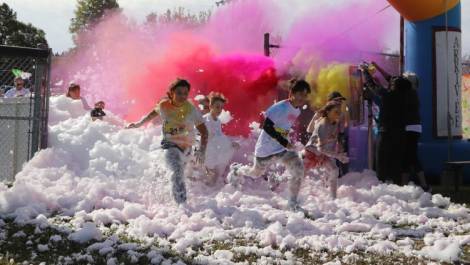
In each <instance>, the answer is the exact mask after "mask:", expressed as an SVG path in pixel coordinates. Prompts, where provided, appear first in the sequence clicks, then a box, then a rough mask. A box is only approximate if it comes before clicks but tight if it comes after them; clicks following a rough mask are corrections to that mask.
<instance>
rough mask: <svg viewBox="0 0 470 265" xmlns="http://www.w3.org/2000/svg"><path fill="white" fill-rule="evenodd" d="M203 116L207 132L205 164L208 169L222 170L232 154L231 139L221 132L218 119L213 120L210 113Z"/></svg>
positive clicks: (220, 124)
mask: <svg viewBox="0 0 470 265" xmlns="http://www.w3.org/2000/svg"><path fill="white" fill-rule="evenodd" d="M203 118H204V124H205V125H206V127H207V131H208V133H209V138H208V142H207V149H206V160H205V166H206V167H207V168H209V169H216V168H220V169H222V170H224V169H225V167H226V166H227V165H228V164H229V163H230V160H231V159H232V157H233V154H234V148H233V146H232V141H231V140H230V138H229V137H227V136H226V135H225V134H224V133H223V132H222V123H221V122H220V120H219V119H217V120H214V118H212V116H211V114H210V113H207V114H206V115H204V117H203ZM220 173H222V172H220Z"/></svg>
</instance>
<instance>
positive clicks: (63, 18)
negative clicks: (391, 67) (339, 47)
mask: <svg viewBox="0 0 470 265" xmlns="http://www.w3.org/2000/svg"><path fill="white" fill-rule="evenodd" d="M278 1H282V2H281V3H286V2H287V0H278ZM343 1H346V0H330V2H331V3H332V4H339V3H341V2H343ZM347 1H364V0H347ZM3 2H5V3H7V4H8V5H9V6H10V7H12V8H13V9H14V10H15V11H16V12H17V15H18V18H19V19H20V20H21V21H25V22H31V23H32V24H34V25H36V26H38V27H40V28H42V29H43V30H44V31H45V32H46V38H47V40H48V42H49V44H50V46H51V47H52V48H53V50H54V52H61V51H64V50H67V49H69V48H71V47H72V46H73V43H72V39H71V36H70V34H69V33H68V27H69V25H70V19H71V18H72V16H73V10H74V8H75V3H76V1H75V0H0V3H3ZM118 2H119V5H120V6H121V7H122V8H123V10H124V12H125V13H126V14H128V15H130V16H131V17H133V18H135V19H136V20H142V19H143V18H145V16H146V15H147V14H148V13H150V12H152V11H156V12H163V11H165V10H166V9H172V8H174V7H178V6H183V7H186V8H187V9H189V10H192V11H194V12H198V11H201V10H207V9H212V8H214V6H215V2H216V0H118ZM461 2H462V32H463V35H462V41H463V54H470V15H465V14H470V0H462V1H461ZM311 4H312V1H311V0H289V3H288V7H286V8H289V9H296V11H297V12H300V11H301V10H302V9H304V8H303V7H305V6H307V5H311ZM392 12H395V11H392ZM467 32H468V33H467ZM389 42H390V47H389V48H390V49H391V50H396V49H397V47H398V36H393V37H392V38H391V39H390V41H389Z"/></svg>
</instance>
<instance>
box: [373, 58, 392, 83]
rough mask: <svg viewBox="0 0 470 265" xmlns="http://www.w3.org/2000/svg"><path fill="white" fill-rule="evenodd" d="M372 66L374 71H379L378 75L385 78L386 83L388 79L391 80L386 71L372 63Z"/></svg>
mask: <svg viewBox="0 0 470 265" xmlns="http://www.w3.org/2000/svg"><path fill="white" fill-rule="evenodd" d="M372 65H374V67H375V69H377V71H379V73H380V74H381V75H382V76H383V77H384V78H385V80H387V82H390V79H391V78H392V75H391V74H389V73H388V72H387V71H385V70H384V69H383V68H382V67H380V66H379V65H378V64H377V63H376V62H372Z"/></svg>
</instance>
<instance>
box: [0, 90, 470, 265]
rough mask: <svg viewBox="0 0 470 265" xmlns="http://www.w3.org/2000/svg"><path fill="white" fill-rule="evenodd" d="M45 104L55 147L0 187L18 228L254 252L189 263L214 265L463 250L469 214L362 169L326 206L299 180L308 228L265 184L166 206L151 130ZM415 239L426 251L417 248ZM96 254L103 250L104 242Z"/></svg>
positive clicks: (194, 192) (313, 183)
mask: <svg viewBox="0 0 470 265" xmlns="http://www.w3.org/2000/svg"><path fill="white" fill-rule="evenodd" d="M50 105H51V110H50V130H49V134H50V135H49V138H50V146H51V147H50V148H48V149H46V150H42V151H40V152H39V153H38V154H37V155H36V156H35V157H34V158H33V159H32V160H31V161H30V162H28V163H27V164H26V165H25V166H24V169H23V170H22V171H21V172H20V173H19V174H18V175H17V176H16V181H15V183H14V185H13V187H11V188H7V187H6V186H5V185H3V184H0V214H1V215H3V216H8V217H13V218H15V219H16V222H19V223H22V222H23V223H24V222H31V220H36V221H37V218H40V219H41V220H43V222H44V223H47V222H48V221H50V218H52V217H53V215H55V216H57V215H59V216H69V217H71V219H70V220H71V221H70V224H72V225H73V227H74V231H73V232H71V233H70V235H69V239H72V240H76V241H79V242H86V241H88V240H91V239H97V240H99V239H101V238H102V237H103V234H102V231H103V230H105V229H107V227H109V226H110V225H111V226H112V227H114V228H116V230H117V231H119V232H124V233H126V234H128V235H130V236H133V237H136V238H138V239H141V240H144V241H146V240H148V241H151V240H155V239H156V238H158V240H159V244H161V245H167V246H168V247H169V248H171V249H173V250H175V251H177V252H179V253H182V254H183V255H185V254H191V251H193V250H191V247H194V246H201V245H204V244H205V243H206V242H211V241H224V240H231V239H234V238H242V239H247V240H252V241H253V240H254V241H256V242H258V243H259V245H258V247H253V246H250V247H243V246H240V247H237V248H234V249H231V250H218V251H217V252H215V253H214V254H213V255H210V256H209V255H207V256H204V254H200V255H199V256H198V257H196V260H199V261H200V262H201V263H211V262H212V263H214V264H217V263H219V264H229V263H230V262H231V260H232V259H233V256H234V254H235V253H237V252H238V253H240V252H242V253H254V254H256V255H257V256H259V257H260V258H262V257H266V256H269V257H270V258H272V259H273V260H277V259H278V260H289V254H288V253H291V252H289V251H284V250H292V249H295V248H304V249H311V250H312V251H320V250H330V251H344V252H346V253H351V255H355V254H353V252H355V251H366V252H371V253H380V254H385V255H386V254H389V253H392V252H393V253H396V252H399V253H402V254H405V255H412V256H424V257H427V258H432V259H436V260H438V261H454V260H457V259H458V258H459V255H460V253H461V249H462V247H463V246H465V245H466V244H469V242H470V235H468V231H470V214H469V210H468V209H467V208H465V207H464V206H462V205H458V204H454V203H451V202H450V201H449V200H448V199H447V198H444V197H442V196H441V195H431V194H429V193H424V192H423V191H422V189H420V188H418V187H415V186H405V187H399V186H396V185H386V184H379V182H378V181H377V179H376V177H375V175H374V173H373V172H369V171H365V172H363V173H350V174H348V175H347V176H344V177H343V178H342V179H341V180H340V185H341V186H340V187H339V190H338V199H337V200H334V201H332V200H330V199H328V196H327V194H328V192H327V188H326V187H325V186H324V184H323V182H322V180H321V179H318V178H308V179H305V180H304V182H303V185H302V190H301V194H300V201H301V205H302V206H303V207H304V208H305V209H306V210H308V211H309V212H310V213H311V215H312V216H313V217H314V218H313V219H308V218H305V217H304V216H303V214H302V213H293V212H290V211H288V210H286V204H287V201H286V198H287V194H286V192H285V190H286V189H285V185H286V184H282V185H281V187H280V188H279V189H278V191H277V192H272V191H271V190H270V189H269V188H268V185H266V182H265V181H264V180H255V181H252V182H250V183H249V185H245V186H244V188H243V189H242V190H241V191H237V190H234V189H233V188H231V187H229V186H228V185H224V184H223V183H222V182H220V184H219V185H218V186H216V187H207V186H205V185H204V184H202V182H201V181H198V180H197V179H196V180H192V179H188V180H187V188H188V198H189V199H188V204H189V209H190V212H189V213H188V211H187V210H186V211H185V210H182V209H180V208H179V207H178V206H177V205H175V204H174V202H173V201H172V199H171V196H170V182H169V179H168V171H167V170H166V168H165V167H164V164H163V161H164V160H163V159H162V154H163V151H162V150H161V149H160V130H159V127H158V126H155V125H149V126H148V127H146V128H140V129H123V128H124V125H125V123H124V122H123V121H122V120H120V119H119V118H118V117H115V116H113V115H112V114H111V113H109V112H107V113H108V115H107V116H106V118H105V120H104V121H95V122H92V121H91V119H90V117H89V114H88V113H86V112H85V111H83V109H82V108H81V106H80V102H79V101H78V102H72V101H70V100H69V99H68V98H65V97H63V96H59V97H53V98H51V104H50ZM247 142H249V141H248V140H247ZM242 146H243V145H242ZM243 149H245V150H246V149H247V148H246V147H245V148H243V147H242V148H241V150H243ZM251 151H252V150H251ZM239 157H243V155H240V154H239ZM248 157H249V156H248ZM38 216H39V217H38ZM48 218H49V219H48ZM463 234H467V235H463ZM417 240H423V241H424V245H425V246H424V247H422V248H420V249H417V244H416V241H417ZM46 247H47V246H42V247H41V249H40V251H46V250H47V249H46ZM95 247H97V248H99V249H100V250H101V251H103V252H104V253H106V252H107V251H109V249H108V248H109V247H110V245H109V244H108V245H107V244H104V243H103V244H101V245H99V246H95ZM280 250H282V251H280Z"/></svg>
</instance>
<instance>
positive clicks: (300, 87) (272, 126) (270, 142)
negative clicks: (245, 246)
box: [227, 80, 310, 210]
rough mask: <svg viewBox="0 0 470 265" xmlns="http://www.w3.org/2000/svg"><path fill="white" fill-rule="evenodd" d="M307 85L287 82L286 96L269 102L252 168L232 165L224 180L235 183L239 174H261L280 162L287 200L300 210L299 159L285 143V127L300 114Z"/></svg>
mask: <svg viewBox="0 0 470 265" xmlns="http://www.w3.org/2000/svg"><path fill="white" fill-rule="evenodd" d="M309 93H310V85H309V84H308V83H307V82H306V81H304V80H293V81H291V84H290V88H289V98H288V99H286V100H282V101H279V102H277V103H275V104H274V105H272V106H271V107H270V108H269V109H268V110H267V111H266V112H265V113H264V117H265V119H264V121H263V124H262V129H263V130H262V132H261V134H260V136H259V137H258V141H257V143H256V147H255V159H254V165H253V166H252V167H248V166H240V165H239V164H233V165H232V166H231V172H230V173H229V175H228V176H227V178H228V182H229V183H231V184H232V185H233V186H238V185H239V182H240V179H239V176H240V175H246V176H251V177H259V176H261V175H262V174H263V173H264V172H265V171H266V169H267V167H268V166H269V165H271V164H273V163H276V162H280V163H282V164H283V165H284V166H285V167H286V169H287V171H288V172H289V175H290V178H289V202H288V206H289V208H290V209H291V210H302V209H301V207H299V205H298V201H297V196H298V193H299V190H300V184H301V182H302V178H303V177H304V167H303V163H302V159H301V158H300V157H299V155H298V153H297V152H296V151H294V150H293V149H294V146H293V145H292V144H291V143H290V142H289V140H288V136H289V130H290V129H291V128H292V125H293V124H294V122H295V120H296V119H297V117H298V116H299V115H300V109H299V108H300V107H301V106H303V105H304V104H305V103H306V101H307V96H308V94H309Z"/></svg>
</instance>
